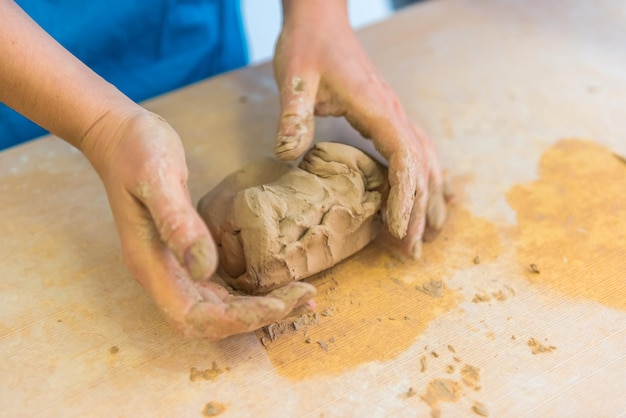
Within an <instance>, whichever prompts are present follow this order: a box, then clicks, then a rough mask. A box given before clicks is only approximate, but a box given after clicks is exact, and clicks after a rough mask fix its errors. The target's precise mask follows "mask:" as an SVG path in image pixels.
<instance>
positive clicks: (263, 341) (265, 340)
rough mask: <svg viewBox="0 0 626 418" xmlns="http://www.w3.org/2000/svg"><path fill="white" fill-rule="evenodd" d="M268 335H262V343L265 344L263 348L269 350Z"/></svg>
mask: <svg viewBox="0 0 626 418" xmlns="http://www.w3.org/2000/svg"><path fill="white" fill-rule="evenodd" d="M267 341H268V340H267V337H261V345H262V346H263V348H265V349H266V350H269V349H270V348H269V347H268V346H267Z"/></svg>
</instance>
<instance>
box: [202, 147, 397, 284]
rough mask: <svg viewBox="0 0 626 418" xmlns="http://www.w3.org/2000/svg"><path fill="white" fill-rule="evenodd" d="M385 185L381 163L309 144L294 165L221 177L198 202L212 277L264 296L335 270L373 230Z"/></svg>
mask: <svg viewBox="0 0 626 418" xmlns="http://www.w3.org/2000/svg"><path fill="white" fill-rule="evenodd" d="M385 184H386V172H385V168H384V167H383V166H382V165H380V164H379V163H377V162H376V161H374V160H373V159H371V158H370V157H368V156H367V155H366V154H364V153H363V152H361V151H359V150H357V149H356V148H353V147H350V146H348V145H343V144H335V143H319V144H317V145H316V146H315V147H313V148H312V149H311V150H310V151H309V152H308V153H307V154H306V155H305V157H304V159H303V160H302V162H301V163H300V165H299V167H291V166H290V165H288V164H286V163H281V162H278V161H275V160H264V161H262V162H259V163H256V164H253V165H250V166H248V167H246V168H244V169H243V170H240V171H238V172H236V173H234V174H232V175H230V176H228V177H227V178H226V179H224V180H223V181H222V182H221V183H220V184H219V185H218V186H217V187H216V188H215V189H213V190H212V191H211V192H209V193H208V194H207V195H206V196H205V197H203V198H202V200H201V201H200V203H199V204H198V209H199V212H200V215H201V216H202V217H203V219H204V220H205V222H206V223H207V225H208V227H209V229H210V231H211V233H212V234H213V236H214V237H215V240H216V242H217V244H218V251H219V255H220V270H219V273H220V276H221V277H222V278H223V279H224V280H225V281H226V282H227V283H228V284H230V285H231V286H233V287H234V288H236V289H239V290H243V291H246V292H248V293H265V292H268V291H270V290H272V289H275V288H278V287H281V286H283V285H285V284H286V283H288V282H290V281H293V280H300V279H303V278H306V277H309V276H311V275H313V274H315V273H318V272H320V271H322V270H325V269H327V268H329V267H331V266H333V265H335V264H337V263H338V262H339V261H341V260H343V259H345V258H346V257H348V256H350V255H352V254H354V253H355V252H357V251H359V250H360V249H362V248H363V247H364V246H365V245H367V244H368V243H369V242H370V241H372V240H373V239H374V238H375V237H376V235H377V234H378V232H379V231H380V229H381V225H382V219H381V215H380V213H379V209H380V207H381V204H382V201H383V195H382V193H381V191H382V190H383V189H384V186H385Z"/></svg>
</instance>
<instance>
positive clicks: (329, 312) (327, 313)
mask: <svg viewBox="0 0 626 418" xmlns="http://www.w3.org/2000/svg"><path fill="white" fill-rule="evenodd" d="M334 314H335V308H332V307H330V308H326V309H324V310H323V311H322V312H320V315H322V316H333V315H334Z"/></svg>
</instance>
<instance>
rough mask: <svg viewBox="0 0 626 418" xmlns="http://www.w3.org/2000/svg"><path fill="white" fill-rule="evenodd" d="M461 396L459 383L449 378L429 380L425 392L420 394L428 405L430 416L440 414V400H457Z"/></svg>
mask: <svg viewBox="0 0 626 418" xmlns="http://www.w3.org/2000/svg"><path fill="white" fill-rule="evenodd" d="M460 398H461V385H459V383H458V382H456V381H454V380H450V379H435V380H432V381H430V383H429V384H428V388H427V389H426V393H425V394H424V395H422V399H423V400H424V402H426V403H427V404H428V406H430V409H431V417H439V416H441V409H440V408H439V405H438V404H439V403H440V402H457V401H458V400H459V399H460Z"/></svg>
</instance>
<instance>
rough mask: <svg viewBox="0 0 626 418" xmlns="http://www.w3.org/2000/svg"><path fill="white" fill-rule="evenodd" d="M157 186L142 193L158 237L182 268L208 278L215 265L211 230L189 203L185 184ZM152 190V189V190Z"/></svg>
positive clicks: (193, 275) (199, 278) (193, 278)
mask: <svg viewBox="0 0 626 418" xmlns="http://www.w3.org/2000/svg"><path fill="white" fill-rule="evenodd" d="M178 184H179V185H180V186H178V187H175V188H173V189H172V188H171V187H169V188H165V185H164V187H162V188H160V193H159V192H157V193H155V194H154V196H151V195H147V196H146V195H144V196H142V198H141V200H142V202H143V203H144V204H145V205H146V207H147V209H148V211H149V212H150V215H151V216H152V219H153V221H154V224H155V226H156V228H157V230H158V233H159V237H160V238H161V240H162V241H163V243H164V244H165V245H166V246H167V248H168V249H169V250H170V251H171V252H172V253H173V254H174V256H175V257H176V258H177V259H178V261H179V262H180V264H181V265H182V266H183V267H184V268H185V270H186V271H187V273H188V274H189V276H190V277H191V279H192V280H195V281H198V280H203V279H207V278H209V277H210V276H211V275H212V274H213V272H214V271H215V269H216V268H217V260H218V257H217V248H216V246H215V242H214V241H213V238H212V237H211V234H210V232H209V230H208V228H207V226H206V224H205V223H204V222H203V221H202V219H201V218H200V216H199V215H198V213H197V212H196V210H195V208H194V207H193V205H192V203H191V197H190V196H189V192H188V191H187V188H186V187H185V184H186V183H182V184H181V183H178ZM155 192H156V190H155Z"/></svg>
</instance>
